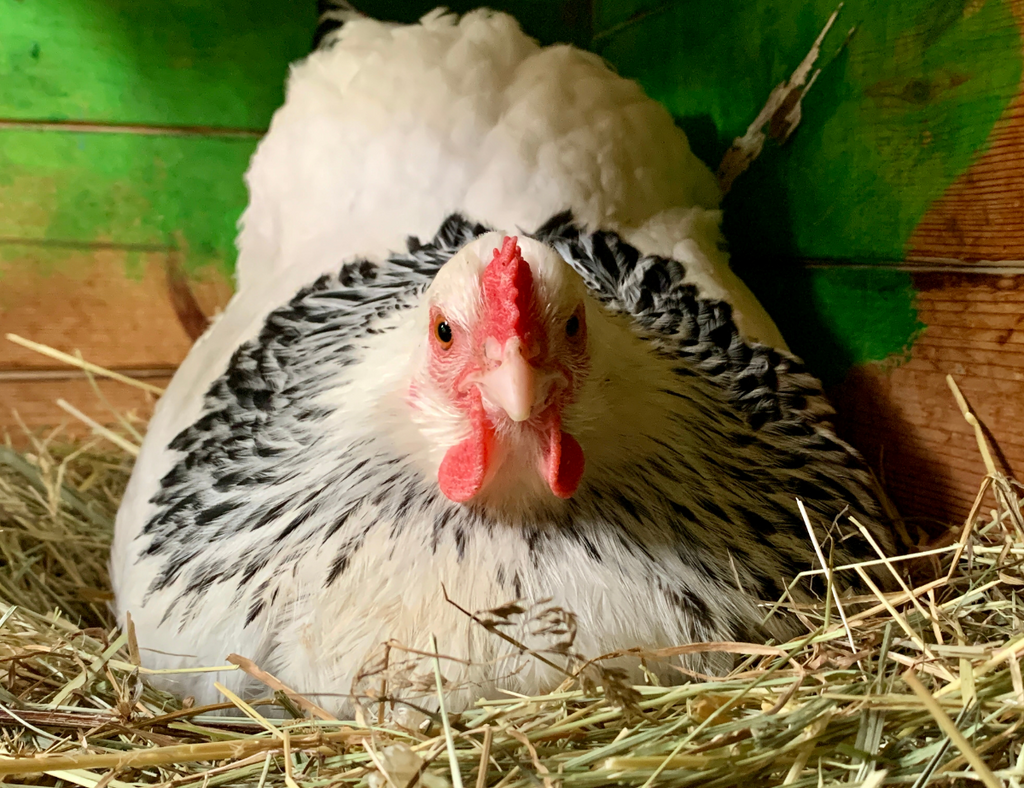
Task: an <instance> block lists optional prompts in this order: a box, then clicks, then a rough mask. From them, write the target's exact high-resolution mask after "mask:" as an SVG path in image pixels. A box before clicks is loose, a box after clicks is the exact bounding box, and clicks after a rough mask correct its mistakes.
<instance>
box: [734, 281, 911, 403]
mask: <svg viewBox="0 0 1024 788" xmlns="http://www.w3.org/2000/svg"><path fill="white" fill-rule="evenodd" d="M748 280H749V284H750V285H751V287H752V288H754V289H755V290H756V291H757V292H758V295H759V297H760V299H761V302H762V303H763V304H764V306H765V308H766V309H767V310H768V311H769V312H770V313H771V315H772V317H773V318H774V319H775V321H776V323H777V324H778V326H779V329H780V330H781V331H782V333H783V335H784V336H785V337H786V339H787V341H788V342H789V344H790V347H791V348H792V350H793V352H794V353H796V354H797V355H798V356H800V357H801V358H802V359H803V360H804V361H805V362H806V363H807V364H808V366H809V367H810V368H811V369H813V370H814V371H815V373H816V374H817V375H818V376H819V377H821V379H822V381H823V382H824V383H825V385H832V384H835V383H840V382H841V381H842V380H843V378H844V377H845V376H846V373H847V371H848V370H849V369H850V368H851V367H853V366H856V365H859V364H866V363H869V362H874V361H899V360H901V359H902V358H904V357H906V356H907V354H908V353H909V351H910V348H911V346H912V345H913V343H914V340H915V339H916V338H917V336H918V334H919V333H920V332H921V331H922V330H923V329H924V328H925V325H924V323H922V322H921V321H920V319H919V318H918V314H917V309H916V308H915V307H914V297H915V295H916V291H915V290H914V285H913V281H912V278H911V276H910V274H908V273H906V272H904V271H898V270H895V269H893V268H889V267H887V266H872V267H867V268H864V267H852V266H851V267H841V266H839V267H834V268H805V267H802V266H795V265H790V266H788V267H785V266H780V265H766V266H765V267H764V268H763V269H762V270H760V271H758V272H756V273H755V272H752V274H751V276H750V277H748Z"/></svg>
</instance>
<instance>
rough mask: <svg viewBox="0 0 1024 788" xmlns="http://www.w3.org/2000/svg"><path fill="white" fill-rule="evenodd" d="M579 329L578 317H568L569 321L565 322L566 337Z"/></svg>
mask: <svg viewBox="0 0 1024 788" xmlns="http://www.w3.org/2000/svg"><path fill="white" fill-rule="evenodd" d="M579 331H580V319H579V318H578V317H577V316H576V315H573V316H572V317H570V318H569V321H568V322H567V323H566V324H565V335H566V336H567V337H574V336H576V335H577V334H578V333H579Z"/></svg>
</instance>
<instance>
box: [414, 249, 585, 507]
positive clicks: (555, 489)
mask: <svg viewBox="0 0 1024 788" xmlns="http://www.w3.org/2000/svg"><path fill="white" fill-rule="evenodd" d="M499 244H500V248H495V246H496V245H499ZM586 301H587V295H586V289H585V287H584V285H583V282H582V281H581V280H580V278H579V277H578V275H577V274H576V273H575V272H573V271H572V269H571V268H569V266H568V265H567V264H566V263H565V262H564V261H563V260H562V259H561V258H560V257H559V256H558V255H557V254H556V253H555V252H554V250H552V249H550V248H548V247H546V246H544V245H543V244H540V243H538V242H536V241H533V240H531V239H524V240H523V241H519V239H517V238H515V237H503V236H500V235H495V234H488V235H486V236H483V237H481V238H479V239H477V240H476V241H474V242H473V243H471V244H470V245H468V246H467V247H466V248H464V249H463V250H462V251H460V252H459V254H458V255H456V256H455V257H454V258H453V259H452V260H451V261H449V262H448V263H447V264H446V265H445V266H444V267H443V268H442V269H441V271H440V272H439V273H438V275H437V277H436V279H435V281H434V284H433V285H432V286H431V288H430V290H429V291H428V297H427V307H426V308H427V310H428V320H427V321H426V322H427V325H426V333H427V336H426V338H425V339H426V347H427V352H426V353H425V363H424V369H422V370H421V371H420V374H419V375H418V376H417V379H415V380H414V383H413V388H412V395H411V398H410V399H411V404H412V405H413V406H414V407H417V408H418V409H419V410H421V411H422V410H423V409H424V408H425V407H427V408H428V409H430V410H432V411H435V412H436V411H437V410H438V409H440V410H441V411H442V412H445V413H447V414H449V415H450V416H452V417H454V420H455V421H456V422H457V423H458V425H459V429H458V435H459V437H458V439H456V440H455V441H454V442H451V441H449V445H448V447H447V448H446V449H445V453H444V456H443V459H442V460H441V463H440V466H439V469H438V474H437V477H438V483H439V485H440V487H441V491H442V492H443V493H444V494H445V495H446V496H447V497H448V498H450V499H451V500H453V501H458V502H464V501H468V500H470V499H472V498H474V497H475V496H477V495H478V493H480V492H481V491H482V490H484V489H485V488H490V487H493V486H495V480H496V479H499V478H500V479H504V480H506V481H507V480H508V479H510V478H512V477H516V478H519V477H520V476H521V474H522V472H523V471H524V469H526V473H527V474H532V475H533V478H534V479H537V478H539V479H542V480H543V481H544V482H545V483H546V486H547V488H548V489H549V490H550V491H551V493H553V494H554V495H556V496H558V497H560V498H568V497H570V496H572V494H573V493H574V492H575V491H576V488H577V487H578V485H579V483H580V479H581V478H582V476H583V469H584V457H583V450H582V449H581V448H580V445H579V443H578V442H577V441H576V439H575V438H574V437H573V436H572V435H570V434H569V433H568V432H566V431H565V430H563V429H562V412H563V409H564V408H565V407H566V405H568V404H569V403H571V402H573V401H574V399H575V397H576V395H577V393H578V392H579V390H580V387H581V385H582V383H583V381H584V380H585V378H586V376H587V372H588V370H589V348H588V340H587V309H586ZM426 400H432V401H431V402H426ZM431 406H432V407H431ZM467 431H468V433H469V434H468V436H467V435H465V433H466V432H467ZM498 486H500V483H498Z"/></svg>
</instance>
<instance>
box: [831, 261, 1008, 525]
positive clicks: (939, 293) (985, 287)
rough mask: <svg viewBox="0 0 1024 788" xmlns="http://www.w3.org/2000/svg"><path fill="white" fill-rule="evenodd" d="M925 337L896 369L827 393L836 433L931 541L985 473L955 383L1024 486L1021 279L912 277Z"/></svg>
mask: <svg viewBox="0 0 1024 788" xmlns="http://www.w3.org/2000/svg"><path fill="white" fill-rule="evenodd" d="M914 284H915V286H916V288H917V289H918V296H917V299H916V306H917V309H918V314H919V316H920V318H921V320H922V321H923V322H924V323H925V324H926V326H927V328H925V329H924V331H923V332H922V333H921V335H920V337H919V338H918V340H917V341H916V342H915V343H914V345H913V348H912V349H911V351H910V353H909V356H908V358H906V359H905V360H903V361H902V363H896V364H889V365H885V364H874V365H867V366H862V367H858V368H856V369H854V370H853V371H852V372H851V373H850V375H849V376H848V377H847V379H846V380H845V381H844V382H843V384H842V385H841V386H838V387H836V388H835V389H834V390H833V391H832V392H831V394H832V397H833V401H834V402H835V404H836V407H837V409H838V411H839V413H840V430H841V432H842V434H843V435H844V436H845V437H847V438H849V439H850V440H851V442H853V443H854V444H855V445H856V446H857V447H858V448H860V450H861V451H862V452H863V453H864V455H865V457H866V458H867V460H868V462H869V463H870V464H871V465H872V467H874V468H875V470H876V472H877V473H878V474H879V476H880V477H882V479H883V480H884V483H885V486H886V488H887V489H888V490H889V492H890V494H891V495H892V497H893V499H894V500H895V501H896V503H897V506H898V507H899V508H900V510H901V512H903V514H904V515H905V516H907V517H908V519H911V520H913V521H916V522H918V523H920V524H923V525H924V526H925V527H927V528H929V529H930V530H932V531H933V532H934V531H935V530H936V529H938V528H939V527H941V526H942V525H943V524H957V523H959V522H962V520H963V518H964V517H966V515H967V512H968V510H969V508H970V505H971V502H972V501H973V499H974V496H975V494H976V493H977V491H978V485H979V483H980V482H981V479H982V477H983V476H984V474H985V468H984V465H983V464H982V460H981V455H980V454H979V452H978V448H977V444H976V442H975V438H974V433H973V431H972V429H971V428H970V427H969V426H968V425H967V423H966V422H965V421H964V419H963V417H962V416H961V414H960V411H959V410H958V409H957V407H956V403H955V402H954V400H953V397H952V395H951V394H950V391H949V388H948V387H947V385H946V381H945V377H946V375H947V374H950V375H952V376H953V378H954V379H955V380H956V382H957V385H958V386H959V387H960V389H961V391H962V392H963V393H964V396H965V397H966V398H967V400H968V402H969V403H970V405H971V407H972V409H973V410H974V411H975V413H976V415H977V416H978V418H979V419H980V420H981V422H982V423H983V424H984V425H985V427H986V429H987V431H988V433H989V436H990V443H991V444H992V446H993V448H994V449H995V456H996V458H997V462H998V463H999V464H1000V465H1001V466H1002V469H1003V470H1004V471H1005V472H1007V473H1010V474H1011V475H1016V476H1017V478H1024V430H1022V428H1021V425H1022V424H1024V274H1020V275H1007V276H998V275H991V274H971V273H928V274H915V275H914Z"/></svg>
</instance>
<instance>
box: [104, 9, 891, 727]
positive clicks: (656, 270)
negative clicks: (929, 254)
mask: <svg viewBox="0 0 1024 788" xmlns="http://www.w3.org/2000/svg"><path fill="white" fill-rule="evenodd" d="M343 16H344V18H345V24H344V25H343V26H342V27H341V28H340V29H339V30H337V31H335V32H333V33H331V34H330V35H328V36H327V37H326V38H325V39H324V44H323V45H322V46H321V48H320V49H318V50H317V51H316V52H314V53H313V54H312V55H311V56H310V57H309V58H307V59H306V60H305V61H304V62H303V63H300V64H299V65H297V66H295V67H294V68H293V71H292V74H291V78H290V82H289V87H288V95H287V100H286V103H285V105H284V106H283V107H282V108H281V110H279V112H278V113H277V115H276V116H275V118H274V121H273V123H272V125H271V128H270V131H269V132H268V134H267V136H266V138H265V139H264V140H263V141H262V143H261V144H260V146H259V149H258V151H257V153H256V155H255V156H254V159H253V162H252V165H251V167H250V170H249V173H248V176H247V180H248V184H249V189H250V204H249V207H248V209H247V210H246V212H245V214H244V216H243V220H242V230H241V233H240V237H239V263H238V265H239V269H238V276H239V289H238V292H237V294H236V295H235V297H234V298H233V300H232V301H231V303H230V304H229V306H228V307H227V309H226V311H225V313H224V314H223V315H222V316H221V317H220V318H219V319H218V320H217V321H216V322H215V323H214V325H213V326H212V327H211V328H210V330H209V331H208V332H207V333H206V335H205V336H204V337H203V338H202V339H201V340H200V341H199V342H198V343H197V344H196V346H195V347H194V348H193V350H192V352H191V353H190V354H189V357H188V358H187V359H186V361H185V363H184V364H183V365H182V367H181V368H180V370H179V371H178V373H177V374H176V375H175V378H174V380H173V381H172V383H171V385H170V387H169V388H168V390H167V393H166V394H165V396H164V397H163V399H162V400H161V402H160V403H159V405H158V408H157V410H156V413H155V415H154V417H153V420H152V423H151V425H150V429H149V432H148V434H147V437H146V440H145V443H144V445H143V447H142V451H141V453H140V456H139V459H138V462H137V465H136V468H135V470H134V473H133V475H132V479H131V482H130V484H129V487H128V490H127V493H126V496H125V500H124V503H123V505H122V507H121V509H120V511H119V513H118V518H117V530H116V535H115V543H114V548H113V554H112V558H111V575H112V581H113V584H114V589H115V592H116V611H117V615H118V617H119V619H120V620H122V621H124V620H125V618H126V616H127V615H128V614H129V613H130V614H131V616H132V618H133V621H134V624H135V629H136V632H137V635H138V639H139V642H140V645H141V646H142V647H143V654H144V660H145V662H146V664H147V665H149V666H151V667H160V668H182V667H186V668H187V667H192V666H197V665H216V664H220V663H222V662H223V660H224V658H225V656H226V655H227V654H229V653H231V652H237V653H240V654H243V655H245V656H247V657H249V658H251V659H253V660H254V661H255V662H256V663H257V664H259V665H260V666H261V667H263V668H264V669H265V670H267V671H269V672H271V673H273V674H275V675H276V676H277V677H278V678H279V679H280V680H281V681H283V682H284V683H285V684H287V685H289V686H290V687H292V688H294V689H296V690H297V691H299V692H301V693H303V694H306V695H308V696H309V697H311V698H312V699H313V700H314V701H316V702H318V703H320V704H322V705H324V706H325V707H327V708H328V709H330V710H333V711H335V712H337V713H351V711H352V710H353V703H354V702H355V700H354V698H355V697H356V696H358V695H359V693H360V691H361V690H360V687H361V686H362V684H363V683H365V680H366V677H367V676H370V675H373V670H374V666H379V665H380V663H381V659H382V655H383V654H384V653H385V652H386V651H387V650H388V649H389V648H390V649H397V650H398V651H400V650H401V649H409V650H411V651H408V652H405V653H407V654H415V653H416V652H429V651H430V649H431V648H432V645H431V636H436V642H437V647H438V649H439V651H440V652H441V653H442V654H444V655H446V658H445V659H444V660H443V671H444V674H445V677H446V679H447V681H448V684H447V692H448V693H449V700H450V703H451V706H452V708H459V707H461V706H465V705H466V704H468V703H471V702H473V701H474V700H475V699H476V698H477V697H480V696H481V695H493V694H495V693H497V692H500V691H501V690H513V691H515V692H521V693H528V694H535V693H538V692H541V691H545V690H548V689H551V688H552V687H554V686H556V685H557V684H558V683H560V681H561V680H562V679H563V678H564V676H563V674H562V673H561V672H560V671H559V670H558V664H557V663H553V662H552V661H551V660H538V659H536V658H534V657H533V656H531V655H529V654H523V653H521V652H519V651H517V650H515V649H510V648H509V647H508V645H507V644H506V643H505V642H504V641H503V640H502V639H500V638H498V637H497V636H496V635H495V634H493V633H492V632H491V631H488V629H487V628H485V627H482V626H480V625H479V623H477V622H476V621H474V620H473V619H472V618H470V617H469V616H467V615H466V613H465V612H464V611H465V610H469V611H475V610H486V609H491V608H495V607H497V606H500V605H503V604H505V603H508V602H509V601H511V600H516V599H520V600H527V601H528V602H535V601H538V600H550V602H549V603H548V605H549V607H548V608H547V609H548V610H551V609H557V610H560V611H563V615H564V616H565V617H566V621H568V620H570V619H571V621H572V622H573V624H574V626H573V627H569V628H570V629H572V628H574V630H575V638H574V641H573V643H572V650H573V652H574V653H575V654H578V655H582V656H583V657H596V656H599V655H602V654H606V653H609V652H612V651H615V650H617V649H624V648H630V647H634V646H642V647H648V648H659V647H667V646H674V645H679V644H686V643H693V642H701V641H719V640H725V641H734V640H763V639H764V638H768V637H774V638H777V639H785V638H788V637H790V636H792V635H793V634H794V633H795V632H796V631H797V630H798V627H797V625H796V623H795V622H794V621H793V620H791V619H789V618H787V617H785V616H783V615H775V616H772V617H769V618H768V619H767V620H763V619H764V615H765V609H764V606H763V603H764V602H765V601H767V602H771V601H773V600H775V599H778V598H779V597H780V596H781V595H782V594H783V592H784V590H785V589H786V587H787V586H788V585H789V584H790V582H791V580H792V579H793V577H794V576H795V575H796V574H797V573H799V572H801V571H803V570H806V569H809V568H812V567H814V566H817V565H818V564H817V560H816V558H815V547H814V545H813V544H812V542H811V541H810V539H809V537H808V533H807V530H806V527H805V525H804V523H803V521H802V519H801V518H800V515H799V513H798V511H797V505H796V499H797V498H800V499H801V500H803V501H804V502H805V503H806V506H807V509H808V511H809V512H810V516H811V519H812V521H813V522H814V523H815V524H816V525H817V526H818V536H817V538H818V539H819V540H822V541H824V539H825V530H824V529H825V527H826V526H828V525H829V524H831V523H832V521H833V519H834V518H836V517H837V516H838V515H839V514H840V513H841V511H843V510H844V509H845V508H847V507H849V509H850V511H852V513H854V514H855V515H856V516H857V518H858V520H859V521H860V522H861V523H863V524H865V525H866V526H867V527H868V528H869V529H870V530H871V531H872V532H873V534H874V538H875V539H876V540H877V542H878V543H879V544H881V545H882V546H883V549H891V547H892V542H891V539H890V538H889V536H888V532H887V530H886V528H885V527H884V525H882V522H881V515H880V511H879V506H878V503H877V500H876V498H875V496H874V494H873V492H872V487H871V480H870V477H869V474H868V473H867V472H866V470H865V468H864V466H863V463H862V462H861V460H860V458H859V457H858V456H857V454H856V453H855V452H854V451H853V450H852V449H851V448H850V447H849V446H847V445H846V444H844V443H843V442H842V441H840V440H839V439H838V438H837V437H836V436H835V434H834V433H833V430H832V427H831V425H830V423H829V420H828V419H829V415H830V413H831V410H830V408H829V406H828V404H827V403H826V401H825V399H824V396H823V394H822V391H821V387H820V384H819V383H818V382H817V381H816V380H815V379H814V378H813V377H812V376H811V375H810V374H808V373H807V372H806V371H805V370H804V369H803V367H802V366H801V364H800V363H799V361H797V360H796V359H795V358H793V357H792V356H791V355H790V354H789V353H788V352H787V351H786V350H785V348H784V345H783V344H782V341H781V338H780V337H779V336H778V334H777V331H776V330H775V328H774V326H773V324H772V323H771V321H770V319H769V318H768V317H767V315H765V314H764V312H763V310H761V308H760V307H759V305H758V304H757V302H756V300H755V299H754V298H753V296H752V295H751V294H750V293H749V291H747V290H746V289H745V288H744V287H743V285H742V284H741V283H740V282H739V281H738V280H737V279H736V278H735V277H734V276H733V275H732V274H731V272H730V271H729V270H728V263H727V259H726V257H725V255H724V254H723V253H722V252H721V251H720V250H719V248H718V242H719V238H718V229H717V222H718V213H717V210H716V204H717V200H718V195H717V192H716V190H715V187H714V182H713V179H712V177H711V175H710V173H709V172H708V171H707V169H706V168H705V167H704V166H703V165H702V164H700V163H699V162H698V161H697V160H696V159H695V158H694V156H693V155H692V153H691V152H690V150H689V148H688V146H687V144H686V140H685V137H684V136H683V135H682V133H681V132H679V131H678V130H677V129H676V128H675V127H674V125H673V124H672V122H671V119H670V118H669V117H668V115H667V114H666V113H665V112H664V111H663V110H662V109H661V108H660V107H658V106H657V105H656V104H654V103H653V102H651V101H650V100H648V99H646V98H645V97H644V96H643V95H642V93H641V92H640V90H639V88H638V87H637V86H636V85H634V84H632V83H630V82H628V81H626V80H623V79H621V78H619V77H617V76H615V75H614V74H612V73H611V72H610V71H608V70H607V69H606V68H605V67H604V66H603V65H602V64H601V63H600V62H599V61H598V60H597V59H596V58H594V57H592V56H591V55H588V54H585V53H582V52H579V51H577V50H575V49H572V48H569V47H552V48H547V49H541V48H539V47H538V46H537V45H536V44H535V43H534V42H532V41H530V40H529V39H527V38H526V37H525V36H523V34H522V33H521V32H519V30H518V27H517V26H516V25H515V23H514V21H513V20H512V19H511V18H510V17H508V16H505V15H501V14H493V13H489V12H477V13H473V14H469V15H466V16H465V17H463V18H462V19H461V20H457V19H456V18H455V17H452V16H446V15H441V14H433V15H430V16H428V17H426V18H424V20H422V22H421V23H420V24H419V25H413V26H406V27H400V26H391V25H386V24H383V23H379V22H375V21H373V20H368V19H364V18H359V17H358V16H357V15H355V14H354V12H350V11H344V13H343ZM832 549H833V551H834V554H833V560H834V563H835V564H836V565H841V564H845V563H849V562H850V561H853V560H856V559H857V558H859V557H863V556H865V555H867V554H869V553H870V548H869V547H868V545H867V544H866V542H865V540H864V539H863V537H862V536H861V535H860V534H859V533H854V534H852V535H849V536H848V538H844V539H842V540H839V539H836V540H834V541H833V542H832ZM848 581H849V578H848V573H840V575H838V576H837V583H838V585H839V586H844V585H845V584H847V583H848ZM814 590H815V589H812V588H811V585H810V581H804V582H802V583H801V584H799V585H798V586H797V587H796V588H795V589H794V592H793V593H794V595H795V596H796V598H798V599H806V598H807V597H808V596H809V595H810V594H812V593H813V592H814ZM817 590H818V591H820V590H821V588H820V584H819V587H818V589H817ZM453 603H455V604H453ZM456 605H457V606H456ZM460 607H461V608H462V610H460V609H459V608H460ZM570 613H571V616H570V615H569V614H570ZM517 627H518V628H517V629H516V630H515V631H516V636H517V637H518V638H519V639H520V640H521V641H522V642H523V643H524V644H525V645H527V646H529V647H531V648H534V647H536V648H538V649H540V648H543V647H544V644H545V642H546V641H545V637H546V636H545V635H544V633H540V632H538V631H537V630H536V628H534V629H531V626H530V623H529V621H528V620H525V621H521V622H519V624H517ZM386 644H391V645H390V646H388V645H386ZM510 652H511V653H510ZM395 653H398V652H397V651H396V652H395ZM559 659H564V658H563V657H559ZM616 664H619V665H621V666H622V667H623V668H624V669H625V670H626V671H627V672H628V674H629V675H630V676H631V677H632V678H633V679H636V680H640V679H641V678H642V672H641V671H640V666H639V664H638V663H637V662H636V660H632V659H630V658H627V657H621V658H619V660H618V662H617V663H616ZM730 664H731V663H730V658H729V657H728V655H725V654H721V653H714V652H709V653H704V654H693V655H688V656H683V657H677V658H673V659H669V660H666V661H664V662H662V663H658V662H652V663H650V664H649V665H648V668H649V669H650V670H651V671H652V672H653V673H655V674H656V675H658V676H659V677H660V678H661V679H662V680H663V681H673V680H678V679H679V678H680V677H681V674H680V672H679V671H678V670H677V669H676V668H677V667H684V668H686V669H689V670H697V671H701V672H712V673H714V672H721V671H723V670H725V669H727V668H728V667H729V665H730ZM172 676H173V678H166V677H165V679H164V683H165V684H166V685H167V686H168V687H169V688H170V689H173V690H175V691H178V692H180V693H183V694H191V695H194V696H195V697H196V699H197V701H198V702H201V703H205V702H210V701H213V700H215V699H216V697H217V692H216V690H215V688H214V686H213V682H214V678H213V677H211V676H210V674H207V673H191V674H189V673H183V674H172ZM220 680H221V681H222V682H223V683H224V684H225V685H227V686H228V687H229V688H230V689H232V690H234V691H235V692H237V693H239V694H242V695H243V696H246V695H252V694H261V692H262V688H261V687H258V686H252V683H251V681H252V680H251V679H249V678H248V677H247V676H246V675H245V674H243V673H241V672H231V673H226V674H222V675H221V676H220ZM375 686H376V683H375ZM416 687H417V682H416V681H414V680H412V679H409V680H407V681H405V683H404V684H403V683H401V682H394V683H393V684H392V688H391V692H392V694H393V695H394V696H396V697H399V698H405V699H407V700H408V699H411V698H413V697H414V696H416V692H417V690H416ZM410 702H411V701H410ZM417 702H419V703H423V704H425V705H427V706H429V705H430V700H429V698H428V699H427V700H422V699H419V700H418V701H417Z"/></svg>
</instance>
